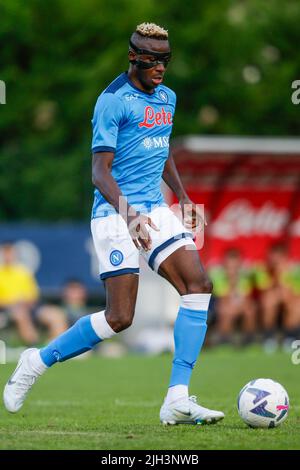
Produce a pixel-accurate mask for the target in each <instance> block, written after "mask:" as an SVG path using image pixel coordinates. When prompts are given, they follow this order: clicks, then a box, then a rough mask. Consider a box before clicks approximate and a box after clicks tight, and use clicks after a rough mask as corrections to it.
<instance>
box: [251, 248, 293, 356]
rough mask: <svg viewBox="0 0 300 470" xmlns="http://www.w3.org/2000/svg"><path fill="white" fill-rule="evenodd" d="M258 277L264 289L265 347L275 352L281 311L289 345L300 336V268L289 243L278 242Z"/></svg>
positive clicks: (262, 300)
mask: <svg viewBox="0 0 300 470" xmlns="http://www.w3.org/2000/svg"><path fill="white" fill-rule="evenodd" d="M255 279H256V286H257V289H258V290H259V291H260V300H261V310H262V326H263V330H264V339H265V341H264V345H265V349H266V350H267V351H270V352H271V351H272V350H274V349H276V347H277V345H278V344H277V338H276V333H277V330H278V326H279V316H280V313H282V327H283V333H284V337H285V345H286V347H288V346H289V344H290V343H291V342H292V341H293V340H294V339H296V338H298V339H299V338H300V269H299V266H298V267H297V266H295V265H293V264H291V262H290V260H289V254H288V248H287V246H286V245H285V244H283V243H277V244H275V245H273V246H272V247H271V248H270V250H269V252H268V254H267V260H266V264H265V265H262V266H258V267H257V269H256V270H255Z"/></svg>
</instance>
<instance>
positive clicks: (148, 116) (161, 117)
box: [139, 106, 173, 129]
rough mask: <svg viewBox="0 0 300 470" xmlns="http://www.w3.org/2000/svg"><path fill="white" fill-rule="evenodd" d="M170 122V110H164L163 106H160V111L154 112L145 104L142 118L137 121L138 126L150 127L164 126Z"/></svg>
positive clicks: (171, 121)
mask: <svg viewBox="0 0 300 470" xmlns="http://www.w3.org/2000/svg"><path fill="white" fill-rule="evenodd" d="M172 123H173V120H172V113H170V111H167V112H166V111H165V110H164V108H161V111H158V112H155V111H154V109H153V108H152V106H146V108H145V110H144V120H143V121H142V122H140V123H139V127H147V128H148V129H151V128H152V127H154V126H165V125H167V124H172Z"/></svg>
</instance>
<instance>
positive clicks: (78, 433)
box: [0, 429, 106, 437]
mask: <svg viewBox="0 0 300 470" xmlns="http://www.w3.org/2000/svg"><path fill="white" fill-rule="evenodd" d="M10 434H13V435H16V434H20V435H21V434H29V435H31V434H37V435H40V434H45V435H49V436H66V435H67V436H91V437H103V436H104V435H106V433H104V432H101V433H100V432H92V431H50V430H49V431H46V430H43V429H32V430H24V431H17V430H14V431H2V430H1V429H0V435H10Z"/></svg>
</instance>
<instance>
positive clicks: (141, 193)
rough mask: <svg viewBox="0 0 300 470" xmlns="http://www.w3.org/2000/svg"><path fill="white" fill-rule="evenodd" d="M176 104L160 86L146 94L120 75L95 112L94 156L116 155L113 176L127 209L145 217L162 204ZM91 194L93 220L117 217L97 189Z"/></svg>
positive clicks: (100, 100)
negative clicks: (162, 180)
mask: <svg viewBox="0 0 300 470" xmlns="http://www.w3.org/2000/svg"><path fill="white" fill-rule="evenodd" d="M175 104H176V95H175V93H174V92H173V91H172V90H170V88H168V87H166V86H164V85H159V86H158V87H157V88H155V90H154V93H153V94H148V93H145V92H143V91H141V90H139V89H138V88H136V87H135V86H134V84H133V83H132V82H131V81H130V79H129V78H128V76H127V73H122V74H121V75H120V76H119V77H117V78H116V79H115V80H114V81H113V82H112V83H111V84H110V85H109V86H108V87H107V88H106V89H105V90H104V91H103V93H102V94H101V95H100V96H99V98H98V100H97V103H96V106H95V110H94V116H93V119H92V124H93V142H92V152H93V153H97V152H114V153H115V157H114V160H113V164H112V176H113V177H114V179H115V180H116V182H117V183H118V185H119V187H120V189H121V191H122V194H123V195H124V196H126V197H127V200H128V203H129V204H130V205H132V206H133V207H134V208H135V209H137V210H140V211H143V212H145V211H147V212H148V211H149V210H151V207H152V208H153V206H159V205H162V204H164V198H163V195H162V193H161V187H160V186H161V179H162V173H163V170H164V165H165V162H166V160H167V158H168V156H169V138H170V135H171V131H172V125H173V116H174V111H175ZM98 158H101V156H98ZM94 194H95V198H94V204H93V210H92V218H93V219H94V218H97V217H103V216H106V215H109V214H111V213H115V212H116V211H115V209H114V208H113V207H112V205H111V204H109V203H108V202H107V201H106V199H105V198H104V197H103V196H102V195H101V193H100V192H99V190H98V189H95V192H94Z"/></svg>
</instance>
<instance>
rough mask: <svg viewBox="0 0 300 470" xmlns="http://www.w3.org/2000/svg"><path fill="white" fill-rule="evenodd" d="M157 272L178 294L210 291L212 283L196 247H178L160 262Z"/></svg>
mask: <svg viewBox="0 0 300 470" xmlns="http://www.w3.org/2000/svg"><path fill="white" fill-rule="evenodd" d="M158 274H160V275H161V276H162V277H164V278H165V279H167V280H168V281H169V282H170V283H171V284H172V285H173V286H174V287H175V289H176V290H177V292H178V293H179V294H180V295H186V294H200V293H210V292H211V291H212V283H211V281H210V279H209V278H208V276H207V274H206V272H205V270H204V268H203V266H202V263H201V261H200V258H199V254H198V251H197V250H196V249H192V250H191V249H188V250H187V249H186V247H184V246H183V247H180V248H178V250H176V251H174V253H172V254H171V255H170V256H169V257H168V258H167V259H166V260H165V261H163V262H162V263H161V265H160V267H159V270H158Z"/></svg>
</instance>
